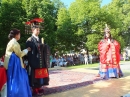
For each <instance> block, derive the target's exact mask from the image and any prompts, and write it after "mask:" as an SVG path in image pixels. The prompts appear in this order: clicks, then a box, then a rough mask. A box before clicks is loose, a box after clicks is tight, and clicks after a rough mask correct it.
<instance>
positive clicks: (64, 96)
mask: <svg viewBox="0 0 130 97" xmlns="http://www.w3.org/2000/svg"><path fill="white" fill-rule="evenodd" d="M62 69H64V68H62ZM72 71H78V72H88V73H94V74H97V73H98V70H96V69H84V68H82V69H72ZM127 93H130V72H124V77H122V78H119V79H110V80H107V81H99V82H97V83H95V84H92V85H88V86H84V87H80V88H77V89H72V90H68V91H65V92H61V93H55V94H50V95H44V96H43V97H121V96H122V95H124V94H127Z"/></svg>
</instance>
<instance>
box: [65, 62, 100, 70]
mask: <svg viewBox="0 0 130 97" xmlns="http://www.w3.org/2000/svg"><path fill="white" fill-rule="evenodd" d="M98 66H99V63H94V64H88V65H85V64H80V65H74V66H67V68H69V69H77V68H93V67H98Z"/></svg>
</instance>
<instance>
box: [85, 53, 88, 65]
mask: <svg viewBox="0 0 130 97" xmlns="http://www.w3.org/2000/svg"><path fill="white" fill-rule="evenodd" d="M84 63H85V65H86V64H87V65H88V55H87V54H86V53H85V54H84Z"/></svg>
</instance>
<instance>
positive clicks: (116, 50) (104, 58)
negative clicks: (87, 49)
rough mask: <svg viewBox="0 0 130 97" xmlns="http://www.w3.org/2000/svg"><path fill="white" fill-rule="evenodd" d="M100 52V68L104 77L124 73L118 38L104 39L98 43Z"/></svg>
mask: <svg viewBox="0 0 130 97" xmlns="http://www.w3.org/2000/svg"><path fill="white" fill-rule="evenodd" d="M98 50H99V53H100V70H99V74H100V77H102V78H110V77H121V76H123V73H122V71H121V69H120V65H119V62H120V44H119V43H118V42H117V41H116V40H111V42H110V43H108V42H107V39H103V40H101V41H100V42H99V44H98Z"/></svg>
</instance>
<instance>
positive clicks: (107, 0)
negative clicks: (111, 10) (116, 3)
mask: <svg viewBox="0 0 130 97" xmlns="http://www.w3.org/2000/svg"><path fill="white" fill-rule="evenodd" d="M61 1H62V2H63V3H64V4H65V5H67V7H69V6H70V4H71V3H72V2H74V1H75V0H61ZM111 1H112V0H102V5H101V6H103V5H106V4H108V3H110V2H111Z"/></svg>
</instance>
